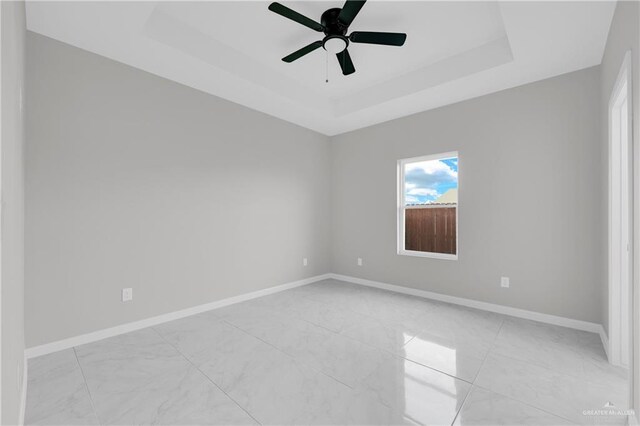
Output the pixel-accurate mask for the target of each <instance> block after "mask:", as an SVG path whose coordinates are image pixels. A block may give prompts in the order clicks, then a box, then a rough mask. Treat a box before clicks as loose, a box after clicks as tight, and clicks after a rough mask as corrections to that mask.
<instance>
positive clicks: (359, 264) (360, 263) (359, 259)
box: [358, 257, 362, 266]
mask: <svg viewBox="0 0 640 426" xmlns="http://www.w3.org/2000/svg"><path fill="white" fill-rule="evenodd" d="M358 266H362V258H361V257H359V258H358Z"/></svg>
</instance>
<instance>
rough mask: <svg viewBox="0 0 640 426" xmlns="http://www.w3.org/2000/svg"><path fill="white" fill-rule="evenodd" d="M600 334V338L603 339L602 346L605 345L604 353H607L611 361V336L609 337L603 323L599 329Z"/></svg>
mask: <svg viewBox="0 0 640 426" xmlns="http://www.w3.org/2000/svg"><path fill="white" fill-rule="evenodd" d="M598 334H600V340H601V341H602V346H603V347H604V353H605V354H607V360H608V361H609V362H611V360H610V359H609V338H608V337H607V332H606V331H605V330H604V327H603V326H602V325H601V326H600V330H598Z"/></svg>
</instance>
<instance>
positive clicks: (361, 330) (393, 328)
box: [342, 316, 417, 353]
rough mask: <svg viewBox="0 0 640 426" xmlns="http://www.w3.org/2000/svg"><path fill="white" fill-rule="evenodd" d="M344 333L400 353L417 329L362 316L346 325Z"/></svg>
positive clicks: (380, 347)
mask: <svg viewBox="0 0 640 426" xmlns="http://www.w3.org/2000/svg"><path fill="white" fill-rule="evenodd" d="M342 334H343V335H344V336H347V337H350V338H352V339H354V340H357V341H359V342H362V343H365V344H367V345H370V346H373V347H376V348H378V349H382V350H385V351H388V352H392V353H400V352H401V350H402V348H403V347H404V346H405V345H406V344H407V343H409V342H410V341H411V339H413V338H414V337H415V335H416V334H417V331H416V330H414V329H411V328H410V327H407V326H404V325H402V324H387V323H385V322H384V321H381V320H378V319H376V318H372V317H365V316H362V317H361V319H360V320H354V322H352V323H351V325H349V326H348V327H345V329H344V330H343V331H342Z"/></svg>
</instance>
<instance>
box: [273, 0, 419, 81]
mask: <svg viewBox="0 0 640 426" xmlns="http://www.w3.org/2000/svg"><path fill="white" fill-rule="evenodd" d="M365 2H366V0H347V2H346V3H345V4H344V6H343V7H342V9H340V8H339V7H336V8H333V9H328V10H326V11H325V12H324V13H323V14H322V16H321V17H320V23H318V22H316V21H314V20H313V19H310V18H307V17H306V16H304V15H301V14H299V13H298V12H296V11H295V10H292V9H289V8H288V7H286V6H283V5H281V4H280V3H277V2H275V3H271V4H270V5H269V10H270V11H272V12H275V13H277V14H278V15H282V16H284V17H285V18H289V19H291V20H292V21H295V22H297V23H299V24H302V25H304V26H305V27H309V28H311V29H312V30H315V31H318V32H323V33H324V34H325V37H324V38H323V39H322V40H318V41H314V42H313V43H311V44H309V45H307V46H305V47H303V48H302V49H299V50H296V51H295V52H293V53H292V54H290V55H287V56H285V57H284V58H282V60H283V61H285V62H293V61H295V60H296V59H300V58H301V57H303V56H304V55H306V54H308V53H311V52H313V51H314V50H316V49H319V48H320V47H322V48H324V50H326V51H327V52H329V53H335V54H336V57H337V58H338V62H339V63H340V68H342V74H344V75H349V74H353V73H354V72H356V69H355V67H354V66H353V62H352V61H351V56H349V51H348V50H347V47H348V46H349V43H350V42H351V43H367V44H381V45H385V46H402V45H403V44H404V41H405V40H406V39H407V35H406V34H404V33H382V32H370V31H353V32H352V33H351V34H349V35H348V36H347V30H348V29H349V25H351V23H352V22H353V20H354V19H355V17H356V16H357V15H358V12H360V9H362V6H364V4H365Z"/></svg>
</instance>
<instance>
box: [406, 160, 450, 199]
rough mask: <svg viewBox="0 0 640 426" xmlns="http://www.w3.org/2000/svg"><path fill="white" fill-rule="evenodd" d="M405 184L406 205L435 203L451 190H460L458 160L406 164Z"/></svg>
mask: <svg viewBox="0 0 640 426" xmlns="http://www.w3.org/2000/svg"><path fill="white" fill-rule="evenodd" d="M404 183H405V204H424V203H429V202H433V201H435V200H436V199H437V198H438V197H440V196H441V195H442V194H444V193H445V192H447V191H448V190H449V189H454V188H455V189H457V188H458V159H457V158H447V159H442V160H430V161H421V162H418V163H409V164H406V165H405V169H404Z"/></svg>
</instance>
